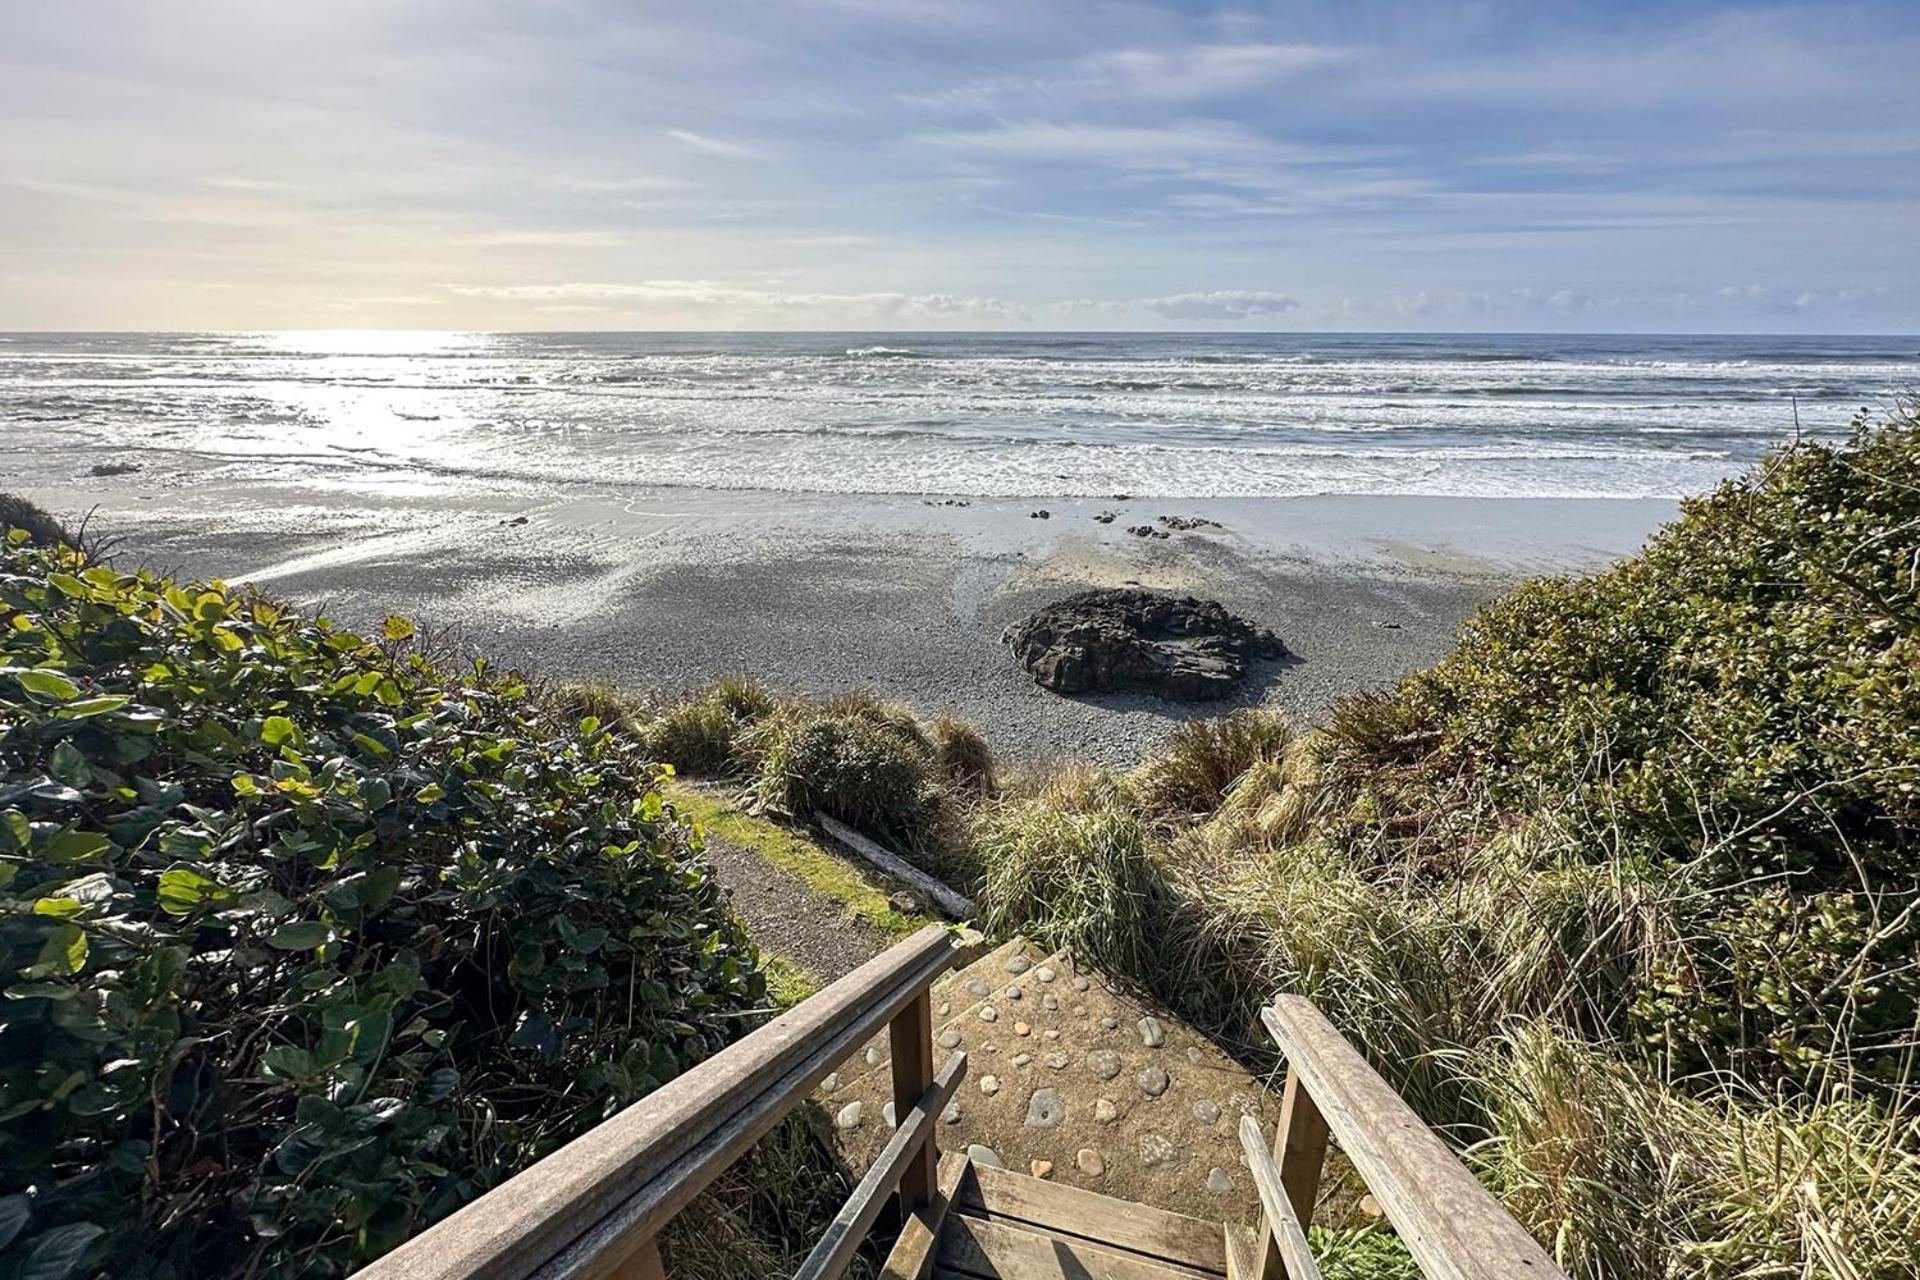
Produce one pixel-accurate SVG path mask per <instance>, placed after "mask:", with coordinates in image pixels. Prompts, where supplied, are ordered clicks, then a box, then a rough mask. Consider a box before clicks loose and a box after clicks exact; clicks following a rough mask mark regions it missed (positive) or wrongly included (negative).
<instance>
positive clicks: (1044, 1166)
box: [1027, 1160, 1053, 1178]
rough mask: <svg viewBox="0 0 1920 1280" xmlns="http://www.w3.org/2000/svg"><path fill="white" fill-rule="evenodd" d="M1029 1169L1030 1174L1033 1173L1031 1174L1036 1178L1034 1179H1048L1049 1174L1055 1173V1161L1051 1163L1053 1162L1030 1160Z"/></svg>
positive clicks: (1028, 1162)
mask: <svg viewBox="0 0 1920 1280" xmlns="http://www.w3.org/2000/svg"><path fill="white" fill-rule="evenodd" d="M1027 1169H1028V1171H1029V1172H1031V1173H1032V1174H1033V1176H1034V1177H1036V1178H1044V1177H1046V1176H1047V1175H1048V1174H1050V1173H1052V1172H1053V1161H1051V1160H1029V1161H1027Z"/></svg>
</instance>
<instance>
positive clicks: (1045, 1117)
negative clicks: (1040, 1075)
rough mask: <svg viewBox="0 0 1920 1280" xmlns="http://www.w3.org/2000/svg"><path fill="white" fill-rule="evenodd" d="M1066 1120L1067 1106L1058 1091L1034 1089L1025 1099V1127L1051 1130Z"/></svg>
mask: <svg viewBox="0 0 1920 1280" xmlns="http://www.w3.org/2000/svg"><path fill="white" fill-rule="evenodd" d="M1066 1118H1067V1104H1066V1102H1065V1100H1064V1099H1062V1098H1061V1097H1060V1091H1059V1090H1058V1089H1035V1090H1034V1091H1033V1096H1032V1097H1031V1098H1028V1099H1027V1127H1028V1128H1029V1129H1051V1128H1053V1127H1054V1126H1055V1125H1057V1124H1059V1123H1060V1122H1061V1121H1062V1120H1065V1119H1066Z"/></svg>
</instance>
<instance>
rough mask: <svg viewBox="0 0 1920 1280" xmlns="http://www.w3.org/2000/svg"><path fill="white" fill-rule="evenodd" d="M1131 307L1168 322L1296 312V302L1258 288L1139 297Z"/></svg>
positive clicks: (1248, 317) (1240, 318)
mask: <svg viewBox="0 0 1920 1280" xmlns="http://www.w3.org/2000/svg"><path fill="white" fill-rule="evenodd" d="M1131 305H1133V306H1135V307H1138V308H1139V309H1140V310H1142V311H1150V312H1152V313H1153V314H1154V315H1157V316H1165V317H1166V318H1167V319H1169V320H1253V319H1257V318H1259V317H1262V316H1278V315H1285V314H1286V313H1287V312H1289V311H1297V310H1299V309H1300V303H1299V301H1298V300H1297V299H1294V298H1289V297H1287V296H1286V295H1285V294H1282V293H1268V292H1265V291H1264V290H1259V289H1215V290H1211V291H1209V292H1206V293H1174V294H1169V295H1167V296H1166V297H1164V298H1141V299H1139V300H1137V301H1135V302H1134V303H1132V304H1131Z"/></svg>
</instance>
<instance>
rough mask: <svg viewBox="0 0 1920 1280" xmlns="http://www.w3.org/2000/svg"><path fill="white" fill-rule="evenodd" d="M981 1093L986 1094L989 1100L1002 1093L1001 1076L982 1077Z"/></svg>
mask: <svg viewBox="0 0 1920 1280" xmlns="http://www.w3.org/2000/svg"><path fill="white" fill-rule="evenodd" d="M980 1092H982V1093H984V1094H986V1095H987V1096H988V1097H989V1098H991V1097H992V1096H993V1095H994V1094H996V1093H998V1092H1000V1077H999V1076H981V1077H980Z"/></svg>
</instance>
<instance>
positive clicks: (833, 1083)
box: [820, 1071, 840, 1093]
mask: <svg viewBox="0 0 1920 1280" xmlns="http://www.w3.org/2000/svg"><path fill="white" fill-rule="evenodd" d="M820 1087H821V1088H822V1089H825V1090H826V1091H827V1092H828V1093H832V1092H833V1091H834V1090H835V1089H838V1088H839V1087H840V1073H839V1072H838V1071H834V1072H831V1073H829V1074H828V1076H827V1078H826V1079H825V1080H822V1081H821V1082H820Z"/></svg>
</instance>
